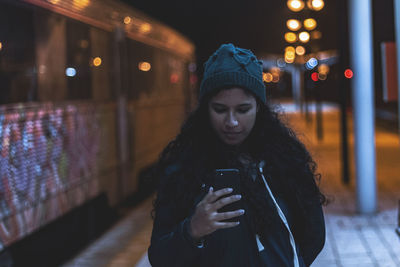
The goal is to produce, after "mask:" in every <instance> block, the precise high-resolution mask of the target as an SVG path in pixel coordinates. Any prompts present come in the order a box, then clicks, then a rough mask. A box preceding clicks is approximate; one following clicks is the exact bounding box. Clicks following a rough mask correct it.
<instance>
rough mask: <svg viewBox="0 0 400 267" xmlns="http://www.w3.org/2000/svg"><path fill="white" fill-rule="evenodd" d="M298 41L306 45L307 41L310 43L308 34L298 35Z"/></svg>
mask: <svg viewBox="0 0 400 267" xmlns="http://www.w3.org/2000/svg"><path fill="white" fill-rule="evenodd" d="M299 40H300V42H302V43H307V42H308V41H310V34H309V33H308V32H301V33H299Z"/></svg>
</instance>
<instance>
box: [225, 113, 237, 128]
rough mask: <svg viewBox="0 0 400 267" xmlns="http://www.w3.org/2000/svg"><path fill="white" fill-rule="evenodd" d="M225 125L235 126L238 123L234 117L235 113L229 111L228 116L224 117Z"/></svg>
mask: <svg viewBox="0 0 400 267" xmlns="http://www.w3.org/2000/svg"><path fill="white" fill-rule="evenodd" d="M225 123H226V126H228V127H236V126H238V125H239V121H238V120H237V119H236V117H235V114H233V113H232V112H229V114H228V118H227V119H226V122H225Z"/></svg>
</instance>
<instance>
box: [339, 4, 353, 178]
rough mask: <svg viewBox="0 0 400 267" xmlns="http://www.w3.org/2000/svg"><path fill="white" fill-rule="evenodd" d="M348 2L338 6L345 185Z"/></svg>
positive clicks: (347, 151)
mask: <svg viewBox="0 0 400 267" xmlns="http://www.w3.org/2000/svg"><path fill="white" fill-rule="evenodd" d="M343 10H346V11H347V7H346V0H340V1H338V4H337V11H338V14H341V16H340V17H339V25H338V27H339V31H342V32H343V33H342V34H340V35H339V47H340V60H339V66H340V70H341V71H340V74H341V75H340V76H339V77H340V78H339V80H338V88H339V96H340V98H339V99H340V100H339V102H340V126H341V127H340V130H341V131H340V132H341V135H340V136H341V138H340V139H341V148H342V151H341V152H342V153H341V154H342V182H343V184H345V185H349V184H350V166H349V165H350V164H349V142H348V127H347V101H348V97H347V94H348V92H349V90H350V81H349V80H348V79H345V77H344V71H345V69H346V67H347V66H348V65H349V63H348V58H349V54H348V36H349V34H348V31H347V24H348V21H347V16H346V14H347V13H346V12H343Z"/></svg>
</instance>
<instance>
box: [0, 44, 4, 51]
mask: <svg viewBox="0 0 400 267" xmlns="http://www.w3.org/2000/svg"><path fill="white" fill-rule="evenodd" d="M1 49H3V43H2V42H0V51H1Z"/></svg>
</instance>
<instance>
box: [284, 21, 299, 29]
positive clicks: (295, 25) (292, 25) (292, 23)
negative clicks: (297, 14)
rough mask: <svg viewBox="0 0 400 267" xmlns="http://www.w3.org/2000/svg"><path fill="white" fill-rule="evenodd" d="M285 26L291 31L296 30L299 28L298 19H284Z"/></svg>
mask: <svg viewBox="0 0 400 267" xmlns="http://www.w3.org/2000/svg"><path fill="white" fill-rule="evenodd" d="M286 26H287V27H288V28H289V30H291V31H297V30H299V29H300V28H301V24H300V21H298V20H297V19H289V20H288V21H286Z"/></svg>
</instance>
